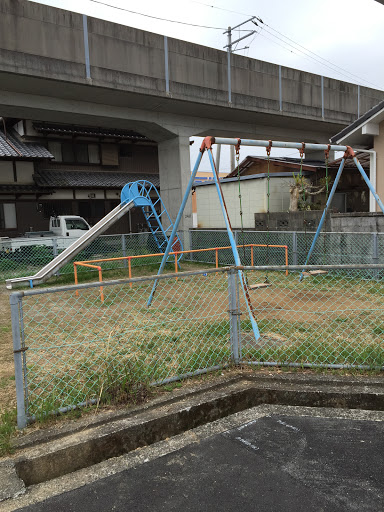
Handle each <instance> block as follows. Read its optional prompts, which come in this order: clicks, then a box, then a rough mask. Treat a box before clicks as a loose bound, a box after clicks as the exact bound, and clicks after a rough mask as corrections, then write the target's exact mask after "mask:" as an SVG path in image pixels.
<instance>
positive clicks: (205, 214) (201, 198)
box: [196, 178, 291, 229]
mask: <svg viewBox="0 0 384 512" xmlns="http://www.w3.org/2000/svg"><path fill="white" fill-rule="evenodd" d="M290 181H291V179H290V178H273V179H271V180H270V182H269V184H270V187H269V188H270V207H269V210H270V211H271V212H280V211H286V210H288V207H289V184H290ZM267 188H268V180H267V179H266V178H260V179H253V180H242V182H241V196H242V197H241V202H242V210H243V226H244V228H254V227H255V213H265V212H267V208H268V205H267ZM222 190H223V194H224V199H225V202H226V205H227V209H228V214H229V217H230V220H231V224H232V227H233V228H241V218H240V204H239V185H238V182H237V181H232V182H229V183H222ZM196 203H197V225H198V227H199V228H207V229H210V228H225V222H224V219H223V215H222V212H221V208H220V202H219V198H218V195H217V191H216V187H215V186H214V185H203V186H199V187H196Z"/></svg>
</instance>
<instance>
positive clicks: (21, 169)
mask: <svg viewBox="0 0 384 512" xmlns="http://www.w3.org/2000/svg"><path fill="white" fill-rule="evenodd" d="M33 170H34V168H33V162H18V161H16V176H17V183H18V184H19V185H21V184H23V185H24V184H30V183H33V178H32V175H33Z"/></svg>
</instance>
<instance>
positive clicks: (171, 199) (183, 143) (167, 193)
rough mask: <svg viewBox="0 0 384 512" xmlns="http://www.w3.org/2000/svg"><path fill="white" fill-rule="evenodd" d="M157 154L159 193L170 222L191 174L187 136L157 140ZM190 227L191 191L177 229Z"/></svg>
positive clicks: (176, 210)
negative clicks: (162, 140)
mask: <svg viewBox="0 0 384 512" xmlns="http://www.w3.org/2000/svg"><path fill="white" fill-rule="evenodd" d="M158 155H159V173H160V195H161V198H162V200H163V202H164V204H165V207H166V208H167V210H168V213H169V215H170V217H171V219H172V222H174V221H175V219H176V216H177V213H178V211H179V208H180V204H181V201H182V199H183V196H184V193H185V190H186V187H187V184H188V180H189V178H190V176H191V165H190V157H189V137H186V136H178V137H175V138H173V139H169V140H166V141H164V142H159V145H158ZM191 227H192V191H191V195H190V198H189V200H188V201H187V204H186V206H185V210H184V214H183V216H182V218H181V222H180V225H179V228H178V231H179V232H181V231H184V232H187V231H188V230H189V229H190V228H191ZM188 240H189V237H188V236H184V246H186V245H188Z"/></svg>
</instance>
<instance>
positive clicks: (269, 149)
mask: <svg viewBox="0 0 384 512" xmlns="http://www.w3.org/2000/svg"><path fill="white" fill-rule="evenodd" d="M265 149H266V150H267V155H268V156H271V149H272V141H271V140H269V141H268V146H267V147H266V148H265Z"/></svg>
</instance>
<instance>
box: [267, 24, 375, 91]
mask: <svg viewBox="0 0 384 512" xmlns="http://www.w3.org/2000/svg"><path fill="white" fill-rule="evenodd" d="M262 23H263V22H262ZM263 24H264V25H266V26H267V27H268V28H270V29H271V30H273V31H274V32H277V33H278V34H280V35H282V36H283V37H284V38H285V39H288V40H289V41H292V42H293V43H294V44H295V45H296V46H298V47H300V48H303V49H304V50H305V51H306V52H308V53H305V52H304V51H303V50H300V48H296V46H294V45H293V44H290V43H288V42H286V41H284V39H281V37H278V36H275V35H274V34H272V32H270V31H269V30H267V29H266V28H265V27H264V30H265V31H266V32H267V33H268V34H270V35H271V36H272V37H275V38H276V39H279V40H280V41H282V42H283V43H284V44H287V45H288V46H291V47H292V48H294V49H295V50H296V51H299V52H300V53H302V54H304V55H307V56H308V57H309V58H311V59H313V60H314V61H315V62H317V63H318V64H321V65H322V66H325V67H327V68H328V69H331V70H332V71H335V72H337V73H339V74H341V75H343V76H347V75H349V76H351V77H353V78H355V79H358V80H360V81H362V82H365V83H367V84H369V85H373V86H374V87H378V88H379V89H383V87H380V86H378V85H377V84H374V83H372V82H369V81H368V80H365V79H364V78H361V77H359V76H358V75H355V74H353V73H351V72H350V71H348V70H347V69H344V68H342V67H340V66H338V65H337V64H334V63H333V62H331V61H330V60H327V59H324V57H321V56H320V55H318V54H317V53H315V52H313V51H311V50H309V49H308V48H306V47H305V46H303V45H301V44H300V43H296V42H295V41H293V39H291V38H289V37H288V36H285V35H284V34H282V33H281V32H279V31H278V30H275V29H274V28H272V27H271V26H270V25H268V24H267V23H263ZM309 54H312V55H315V56H316V57H318V59H321V60H322V61H324V62H321V61H319V60H318V59H315V58H314V57H312V56H311V55H309ZM326 63H327V64H326ZM331 66H332V67H331ZM338 70H341V71H338ZM346 74H347V75H346Z"/></svg>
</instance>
